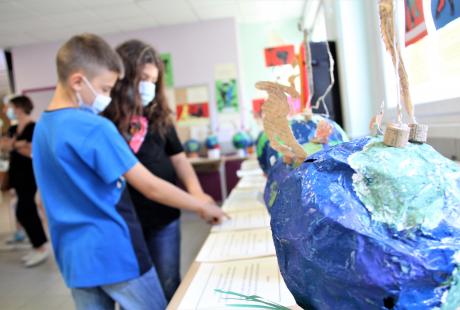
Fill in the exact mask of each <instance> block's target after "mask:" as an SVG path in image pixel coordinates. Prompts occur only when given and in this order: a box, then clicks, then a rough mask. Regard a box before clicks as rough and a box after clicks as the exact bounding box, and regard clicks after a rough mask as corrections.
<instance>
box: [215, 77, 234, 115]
mask: <svg viewBox="0 0 460 310" xmlns="http://www.w3.org/2000/svg"><path fill="white" fill-rule="evenodd" d="M216 99H217V110H218V111H219V112H237V111H238V89H237V84H236V80H235V79H231V80H217V81H216Z"/></svg>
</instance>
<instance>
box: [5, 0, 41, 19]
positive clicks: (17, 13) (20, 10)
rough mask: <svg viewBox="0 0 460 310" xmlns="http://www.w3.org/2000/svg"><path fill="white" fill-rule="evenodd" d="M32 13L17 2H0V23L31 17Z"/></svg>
mask: <svg viewBox="0 0 460 310" xmlns="http://www.w3.org/2000/svg"><path fill="white" fill-rule="evenodd" d="M33 15H34V13H32V11H31V10H30V9H28V8H26V7H24V6H22V5H20V4H19V3H17V2H0V21H2V22H3V21H14V20H15V19H17V18H24V17H29V16H33Z"/></svg>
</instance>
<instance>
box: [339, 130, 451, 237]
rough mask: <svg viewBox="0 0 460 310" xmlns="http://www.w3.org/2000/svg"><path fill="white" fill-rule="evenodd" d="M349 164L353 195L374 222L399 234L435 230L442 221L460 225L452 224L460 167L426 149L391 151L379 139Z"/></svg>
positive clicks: (414, 147)
mask: <svg viewBox="0 0 460 310" xmlns="http://www.w3.org/2000/svg"><path fill="white" fill-rule="evenodd" d="M348 162H349V164H350V166H351V167H352V168H353V169H354V170H355V171H356V174H355V175H353V187H354V190H355V191H356V193H357V194H358V196H359V198H360V200H361V201H362V202H363V204H364V205H365V206H366V208H367V209H368V210H369V212H370V213H371V216H372V218H373V219H374V220H376V221H380V222H384V223H387V224H392V225H395V226H396V228H397V229H398V230H403V229H407V228H411V227H414V226H417V225H421V226H422V227H425V228H429V229H433V228H435V227H437V226H438V224H439V223H440V222H441V221H442V220H446V221H447V222H449V223H450V224H451V225H453V226H456V227H458V226H460V223H453V222H452V221H449V220H452V218H454V219H455V218H457V217H456V216H452V215H454V214H455V213H456V212H458V210H457V209H458V207H459V206H460V166H459V165H457V164H456V163H454V162H453V161H451V160H449V159H447V158H445V157H443V156H442V155H441V154H439V153H438V152H436V151H435V150H434V149H433V148H432V147H431V146H429V145H428V144H412V143H409V144H408V145H407V146H406V147H404V148H393V147H387V146H386V145H384V144H383V142H382V138H375V139H372V140H371V141H370V142H369V144H368V145H367V146H366V147H365V148H364V149H363V150H362V151H361V152H357V153H355V154H353V155H352V156H350V157H349V159H348Z"/></svg>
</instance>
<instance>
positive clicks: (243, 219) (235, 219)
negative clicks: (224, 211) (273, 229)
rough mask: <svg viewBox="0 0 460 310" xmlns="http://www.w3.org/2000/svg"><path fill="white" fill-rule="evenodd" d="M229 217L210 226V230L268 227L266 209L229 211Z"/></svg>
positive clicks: (268, 217) (268, 220)
mask: <svg viewBox="0 0 460 310" xmlns="http://www.w3.org/2000/svg"><path fill="white" fill-rule="evenodd" d="M229 215H230V217H231V218H230V219H229V220H227V221H225V222H223V223H222V224H220V225H215V226H213V227H212V229H211V231H212V232H222V231H235V230H246V229H258V228H268V227H270V215H269V214H268V212H267V210H265V209H261V210H250V211H241V212H234V213H230V214H229Z"/></svg>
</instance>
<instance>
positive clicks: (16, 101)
mask: <svg viewBox="0 0 460 310" xmlns="http://www.w3.org/2000/svg"><path fill="white" fill-rule="evenodd" d="M10 103H11V104H12V105H13V106H14V107H16V108H19V109H21V110H23V111H24V113H25V114H27V115H30V113H32V110H33V109H34V104H33V103H32V100H30V98H29V97H27V96H15V97H13V98H11V99H10Z"/></svg>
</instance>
